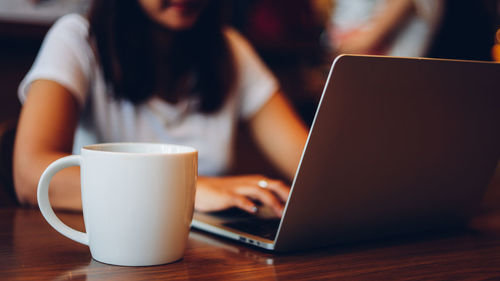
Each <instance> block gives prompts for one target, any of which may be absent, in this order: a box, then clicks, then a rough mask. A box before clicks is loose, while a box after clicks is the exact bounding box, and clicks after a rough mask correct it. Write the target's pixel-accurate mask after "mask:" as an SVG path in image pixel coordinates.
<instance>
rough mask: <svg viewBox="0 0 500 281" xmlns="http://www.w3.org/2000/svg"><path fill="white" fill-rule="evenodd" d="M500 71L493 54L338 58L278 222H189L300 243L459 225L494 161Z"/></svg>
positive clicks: (202, 218) (252, 240)
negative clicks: (486, 57)
mask: <svg viewBox="0 0 500 281" xmlns="http://www.w3.org/2000/svg"><path fill="white" fill-rule="evenodd" d="M499 81H500V64H496V63H486V62H470V61H468V62H467V61H452V60H437V59H411V58H395V57H377V56H353V55H343V56H340V57H337V58H336V59H335V61H334V62H333V65H332V67H331V70H330V74H329V76H328V80H327V82H326V86H325V89H324V91H323V95H322V97H321V100H320V103H319V106H318V109H317V112H316V115H315V118H314V121H313V124H312V127H311V129H310V132H309V137H308V141H307V144H306V146H305V149H304V151H303V154H302V160H301V162H300V164H299V167H298V169H297V173H296V175H295V179H294V181H293V184H292V189H291V192H290V197H289V199H288V201H287V204H286V206H285V212H284V214H283V216H282V218H281V220H273V219H266V218H260V217H255V216H250V215H247V216H243V217H240V216H239V214H236V215H235V214H233V212H228V211H226V212H218V213H214V214H210V213H209V214H204V213H196V214H195V216H194V221H193V224H192V226H193V227H195V228H198V229H201V230H204V231H208V232H211V233H214V234H217V235H221V236H224V237H227V238H230V239H234V240H238V241H241V242H244V243H248V244H251V245H255V246H257V247H262V248H265V249H269V250H275V251H293V250H301V249H308V248H314V247H321V246H326V245H332V244H338V243H346V242H354V241H359V240H366V239H375V238H380V237H387V236H392V235H401V234H406V233H414V232H424V231H430V230H436V229H442V228H449V227H454V226H460V225H464V223H465V222H466V221H467V219H468V218H469V217H470V216H471V215H472V214H473V213H474V211H475V209H476V208H477V207H478V205H479V203H480V201H481V199H482V197H483V194H484V191H485V188H486V187H487V184H488V182H489V180H490V178H491V176H492V174H493V172H494V169H495V167H496V165H497V162H498V160H499V155H500V87H499V85H500V83H499ZM255 223H257V224H255ZM268 226H270V227H271V228H272V227H274V229H273V230H272V231H269V230H266V229H265V228H266V227H268ZM261 231H263V232H264V233H262V234H261V233H260V232H261ZM266 231H267V232H266Z"/></svg>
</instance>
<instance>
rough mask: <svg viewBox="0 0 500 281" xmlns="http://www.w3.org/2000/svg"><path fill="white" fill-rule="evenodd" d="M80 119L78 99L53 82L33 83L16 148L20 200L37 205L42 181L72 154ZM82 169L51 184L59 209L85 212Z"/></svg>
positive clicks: (53, 201)
mask: <svg viewBox="0 0 500 281" xmlns="http://www.w3.org/2000/svg"><path fill="white" fill-rule="evenodd" d="M78 116H79V108H78V104H77V101H76V99H75V98H74V97H73V95H71V93H70V92H69V91H68V90H66V88H64V87H63V86H61V85H60V84H58V83H56V82H53V81H49V80H36V81H34V82H33V83H32V85H31V87H30V90H29V92H28V95H27V99H26V101H25V103H24V105H23V107H22V110H21V115H20V118H19V123H18V127H17V135H16V140H15V144H14V159H13V162H14V163H13V170H14V171H13V173H14V182H15V190H16V194H17V197H18V200H19V202H20V203H21V204H23V205H32V206H35V205H36V204H37V198H36V192H37V185H38V180H39V179H40V176H41V174H42V172H43V171H44V170H45V168H46V167H47V166H48V165H49V164H50V163H52V162H53V161H54V160H56V159H58V158H61V157H63V156H67V155H70V154H71V150H72V147H73V137H74V133H75V130H76V126H77V122H78ZM79 179H80V172H79V169H78V167H72V168H67V169H64V170H63V171H61V172H60V173H57V175H56V176H54V179H53V180H52V182H51V187H50V201H51V204H52V206H53V207H54V208H56V209H69V210H80V209H81V193H80V180H79Z"/></svg>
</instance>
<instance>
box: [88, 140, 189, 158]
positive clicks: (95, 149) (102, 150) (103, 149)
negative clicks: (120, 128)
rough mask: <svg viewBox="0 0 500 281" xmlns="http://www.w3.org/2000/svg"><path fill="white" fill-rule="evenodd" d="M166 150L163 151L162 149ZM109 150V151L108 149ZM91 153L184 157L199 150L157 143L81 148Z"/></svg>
mask: <svg viewBox="0 0 500 281" xmlns="http://www.w3.org/2000/svg"><path fill="white" fill-rule="evenodd" d="M127 146H128V147H131V146H135V147H141V146H142V147H144V151H121V150H118V151H117V150H110V149H109V148H112V147H115V148H118V147H127ZM146 147H149V148H151V147H154V148H155V149H154V151H153V150H150V151H148V150H147V149H146ZM162 147H163V148H164V149H161V148H162ZM167 147H169V148H170V149H171V148H175V149H176V150H175V151H172V150H170V149H166V148H167ZM106 148H107V149H106ZM84 150H85V151H89V152H99V153H109V154H122V155H123V154H129V155H183V154H191V153H198V150H197V149H196V148H194V147H191V146H187V145H179V144H171V143H160V142H158V143H156V142H109V143H96V144H90V145H85V146H82V147H81V151H82V152H83V151H84Z"/></svg>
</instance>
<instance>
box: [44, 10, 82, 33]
mask: <svg viewBox="0 0 500 281" xmlns="http://www.w3.org/2000/svg"><path fill="white" fill-rule="evenodd" d="M49 33H63V34H64V35H65V36H75V37H80V38H87V37H88V33H89V23H88V21H87V19H86V18H85V17H83V16H82V15H80V14H67V15H64V16H62V17H60V18H59V19H58V20H57V21H56V22H55V23H54V25H53V26H52V27H51V28H50V31H49Z"/></svg>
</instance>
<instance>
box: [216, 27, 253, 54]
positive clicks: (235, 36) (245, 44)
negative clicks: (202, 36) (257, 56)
mask: <svg viewBox="0 0 500 281" xmlns="http://www.w3.org/2000/svg"><path fill="white" fill-rule="evenodd" d="M223 33H224V36H225V37H226V39H227V41H228V44H229V46H231V48H233V49H236V50H238V49H241V48H244V49H253V47H252V45H251V44H250V42H249V41H248V39H246V38H245V36H243V35H242V34H241V33H240V32H239V31H237V30H236V29H234V28H233V27H231V26H225V27H224V28H223Z"/></svg>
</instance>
